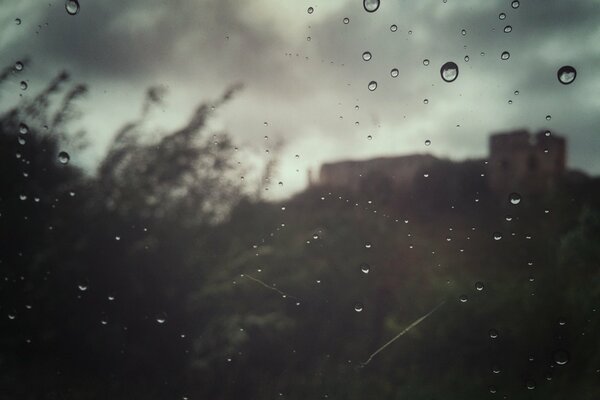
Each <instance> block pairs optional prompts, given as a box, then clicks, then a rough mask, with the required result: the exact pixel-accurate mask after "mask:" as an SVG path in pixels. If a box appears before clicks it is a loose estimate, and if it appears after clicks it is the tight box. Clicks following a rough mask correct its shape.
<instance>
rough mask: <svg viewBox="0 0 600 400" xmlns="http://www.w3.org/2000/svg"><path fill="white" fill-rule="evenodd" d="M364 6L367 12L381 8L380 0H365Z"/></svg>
mask: <svg viewBox="0 0 600 400" xmlns="http://www.w3.org/2000/svg"><path fill="white" fill-rule="evenodd" d="M363 7H364V8H365V11H367V12H375V11H377V9H378V8H379V0H363Z"/></svg>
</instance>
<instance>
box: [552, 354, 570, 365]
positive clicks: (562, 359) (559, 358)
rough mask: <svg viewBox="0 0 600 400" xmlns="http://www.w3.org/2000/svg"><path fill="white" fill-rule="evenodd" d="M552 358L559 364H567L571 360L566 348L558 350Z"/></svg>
mask: <svg viewBox="0 0 600 400" xmlns="http://www.w3.org/2000/svg"><path fill="white" fill-rule="evenodd" d="M552 358H553V359H554V362H555V363H556V364H557V365H565V364H566V363H568V362H569V353H567V352H566V351H565V350H556V351H555V352H554V354H553V355H552Z"/></svg>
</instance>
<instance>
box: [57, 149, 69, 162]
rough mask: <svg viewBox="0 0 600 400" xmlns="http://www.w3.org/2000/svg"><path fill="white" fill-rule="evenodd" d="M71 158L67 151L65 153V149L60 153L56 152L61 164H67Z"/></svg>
mask: <svg viewBox="0 0 600 400" xmlns="http://www.w3.org/2000/svg"><path fill="white" fill-rule="evenodd" d="M70 159H71V157H70V156H69V153H67V152H66V151H61V152H60V153H58V161H59V162H60V163H61V164H63V165H64V164H68V163H69V160H70Z"/></svg>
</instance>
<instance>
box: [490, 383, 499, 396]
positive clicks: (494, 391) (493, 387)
mask: <svg viewBox="0 0 600 400" xmlns="http://www.w3.org/2000/svg"><path fill="white" fill-rule="evenodd" d="M488 389H489V391H490V393H492V394H494V393H496V392H497V391H498V389H496V386H494V385H491V386H490V387H489V388H488Z"/></svg>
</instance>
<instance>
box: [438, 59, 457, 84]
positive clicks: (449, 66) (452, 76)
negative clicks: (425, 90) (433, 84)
mask: <svg viewBox="0 0 600 400" xmlns="http://www.w3.org/2000/svg"><path fill="white" fill-rule="evenodd" d="M440 75H441V76H442V79H443V80H444V81H445V82H454V80H456V78H457V77H458V65H456V63H454V62H452V61H448V62H447V63H445V64H444V65H442V68H440Z"/></svg>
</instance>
